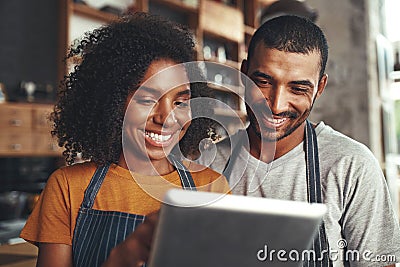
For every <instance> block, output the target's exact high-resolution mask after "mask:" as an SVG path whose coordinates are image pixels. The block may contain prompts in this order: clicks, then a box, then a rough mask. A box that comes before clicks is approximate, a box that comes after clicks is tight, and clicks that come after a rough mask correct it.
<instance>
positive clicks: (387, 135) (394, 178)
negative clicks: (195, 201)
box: [0, 0, 400, 266]
mask: <svg viewBox="0 0 400 267" xmlns="http://www.w3.org/2000/svg"><path fill="white" fill-rule="evenodd" d="M135 11H145V12H150V13H154V14H159V15H162V16H165V17H167V18H169V19H171V20H174V21H177V22H179V23H182V24H185V25H188V26H189V27H190V28H191V29H192V30H193V32H194V34H195V35H196V37H197V40H198V47H197V50H198V53H197V57H198V59H199V60H206V61H209V62H216V63H221V64H224V65H227V66H229V67H231V69H233V70H237V69H239V68H240V62H241V61H242V60H243V59H244V58H246V53H247V51H246V46H247V44H248V42H249V40H250V37H251V35H252V34H253V32H254V31H255V29H256V28H257V27H258V26H259V24H260V23H261V22H262V21H265V20H267V19H269V18H271V17H273V16H276V15H279V14H284V13H289V14H297V15H300V16H306V17H308V18H310V19H312V20H314V21H315V22H316V23H317V24H318V25H319V26H320V27H321V28H322V29H323V30H324V31H325V33H326V36H327V39H328V43H329V46H330V55H329V56H330V57H329V60H328V66H327V70H326V71H327V73H328V75H329V82H328V86H327V88H326V90H325V92H324V95H323V97H322V98H320V100H319V101H318V102H317V103H316V105H315V107H314V109H313V112H312V115H311V119H312V120H317V121H319V120H323V121H324V122H325V123H327V124H329V125H331V126H332V127H333V128H335V129H336V130H338V131H340V132H342V133H344V134H346V135H348V136H350V137H352V138H354V139H356V140H358V141H359V142H361V143H363V144H365V145H367V146H368V147H369V148H370V149H371V151H372V152H373V153H374V155H375V157H376V158H377V159H378V161H379V162H380V164H381V167H382V169H383V170H384V172H385V175H386V178H387V182H388V185H389V189H390V192H391V196H392V199H393V203H394V204H395V207H396V209H397V211H398V210H399V187H400V56H399V53H400V30H398V25H400V1H399V0H352V1H348V0H335V1H329V0H306V1H298V0H219V1H218V0H36V1H26V0H12V1H6V0H2V1H0V266H35V265H34V262H35V255H36V254H35V253H36V250H35V249H34V248H29V249H28V250H26V248H22V247H21V251H22V252H21V251H20V252H15V250H10V249H9V246H8V245H9V244H19V245H21V244H23V243H22V240H20V239H19V238H18V234H19V231H20V230H21V228H22V227H23V225H24V223H25V221H26V218H27V216H28V215H29V213H30V212H31V210H32V208H33V207H34V205H35V203H36V201H37V198H38V196H39V194H40V192H41V190H42V189H43V187H44V185H45V184H46V180H47V178H48V176H49V175H50V174H51V173H52V172H53V171H54V170H55V169H56V168H58V167H60V166H63V165H64V164H65V162H64V160H63V157H62V149H60V148H59V147H58V146H57V144H56V141H55V140H53V139H52V137H51V135H50V129H51V127H50V123H49V121H48V115H49V113H50V112H51V110H52V105H53V104H54V102H55V100H56V97H57V90H58V84H59V81H60V80H61V78H62V77H63V76H64V75H65V74H66V73H67V72H68V71H69V70H71V68H73V66H74V64H76V62H79V58H73V59H72V60H70V61H64V60H63V59H64V57H65V55H66V52H67V50H68V48H69V47H70V46H71V45H73V43H74V41H75V40H79V38H80V37H81V36H82V35H83V34H84V33H85V32H86V31H90V30H92V29H94V28H97V27H100V26H101V25H103V24H105V23H108V22H110V21H113V20H115V19H116V18H118V17H119V16H121V15H124V14H126V13H129V12H135ZM206 73H207V78H208V79H209V80H212V81H215V83H212V84H210V86H211V87H212V88H213V89H214V90H215V97H216V98H217V99H219V100H220V101H222V102H223V103H225V104H226V105H228V106H229V107H230V108H232V109H233V110H234V111H235V116H232V113H231V112H227V111H226V108H224V105H222V106H220V107H219V106H217V107H215V114H216V115H217V116H218V117H219V118H220V119H221V120H224V121H226V122H227V124H228V128H227V129H226V131H224V130H223V129H220V131H221V132H220V133H219V134H220V135H221V136H224V135H226V134H227V133H231V132H234V131H235V130H237V127H238V125H239V124H240V121H243V122H245V121H246V113H245V108H244V104H243V101H242V99H241V95H243V92H242V91H243V90H241V89H240V87H239V77H238V73H237V72H236V71H231V72H230V73H224V72H222V71H220V70H219V69H212V68H210V69H207V72H206ZM225 107H226V106H225ZM7 246H8V247H7ZM2 247H4V249H5V248H6V247H7V249H5V250H4V251H5V252H4V251H2V250H1V249H2ZM7 255H8V256H7ZM10 255H13V256H10ZM7 264H8V265H7ZM18 264H19V265H18Z"/></svg>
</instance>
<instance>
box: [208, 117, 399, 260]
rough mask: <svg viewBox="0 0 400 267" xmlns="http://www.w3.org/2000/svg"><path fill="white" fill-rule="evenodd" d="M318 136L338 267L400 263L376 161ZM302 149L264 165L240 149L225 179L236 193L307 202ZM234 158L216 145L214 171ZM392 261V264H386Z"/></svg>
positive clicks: (328, 132) (321, 130)
mask: <svg viewBox="0 0 400 267" xmlns="http://www.w3.org/2000/svg"><path fill="white" fill-rule="evenodd" d="M315 131H316V134H317V140H318V152H319V161H320V173H321V187H322V198H323V202H324V203H325V204H326V205H327V207H328V213H327V214H326V216H325V217H324V222H325V228H326V233H327V237H328V241H329V245H330V250H331V254H330V255H331V258H332V259H333V260H335V259H337V260H335V261H334V266H385V265H389V264H391V263H393V262H399V261H400V230H399V223H398V220H397V219H396V217H395V214H394V212H393V208H392V204H391V201H390V197H389V192H388V189H387V186H386V182H385V178H384V176H383V173H382V170H381V168H380V166H379V164H378V162H377V160H376V159H375V157H374V156H373V154H372V153H371V152H370V150H369V149H368V148H367V147H366V146H364V145H362V144H360V143H358V142H356V141H354V140H352V139H350V138H349V137H346V136H345V135H343V134H341V133H339V132H337V131H335V130H333V129H332V128H331V127H329V126H327V125H325V124H324V123H323V122H320V123H319V124H318V126H317V127H316V128H315ZM245 135H246V132H245V131H239V132H238V133H237V134H236V135H235V136H234V137H233V138H231V140H233V143H234V144H235V143H237V140H240V139H243V137H245ZM246 138H247V137H246ZM238 143H239V144H240V142H238ZM303 147H304V144H303V143H301V144H299V145H298V146H297V147H295V148H294V149H292V150H291V151H289V152H288V153H287V154H285V155H283V156H281V157H280V158H278V159H276V160H274V161H273V162H271V163H269V164H266V163H264V162H262V161H259V160H258V159H256V158H254V157H253V156H251V155H250V154H249V152H248V150H247V149H246V148H245V147H244V146H243V145H241V147H240V148H239V149H238V150H237V154H236V155H237V156H236V157H235V159H231V160H230V164H232V171H231V173H230V174H229V175H228V174H226V175H227V178H228V179H229V182H230V185H231V187H232V191H233V193H234V194H240V195H249V196H257V197H266V198H275V199H286V200H296V201H307V181H306V164H305V152H304V149H303ZM230 154H231V149H230V145H229V142H228V141H222V142H221V143H220V144H218V145H217V151H216V158H215V159H214V161H213V163H212V164H211V168H214V169H215V170H217V171H219V172H222V170H223V169H224V167H225V165H226V162H227V159H228V158H229V156H230ZM202 163H204V162H202ZM357 255H358V256H359V260H357ZM392 255H393V256H394V257H395V259H393V256H392ZM346 258H347V259H348V260H349V262H346ZM388 258H389V260H388V261H382V260H383V259H386V260H387V259H388ZM352 259H355V260H352ZM369 259H371V260H369ZM372 260H375V261H372Z"/></svg>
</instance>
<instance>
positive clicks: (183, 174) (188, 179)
mask: <svg viewBox="0 0 400 267" xmlns="http://www.w3.org/2000/svg"><path fill="white" fill-rule="evenodd" d="M168 158H169V160H170V161H171V163H172V165H174V167H175V169H176V170H177V172H178V174H179V178H180V179H181V183H182V188H183V189H185V190H192V191H196V185H195V183H194V181H193V177H192V175H191V174H190V172H189V170H188V169H187V168H186V167H185V165H183V163H182V162H181V161H180V160H178V159H177V158H176V157H175V156H174V155H172V154H170V155H169V156H168Z"/></svg>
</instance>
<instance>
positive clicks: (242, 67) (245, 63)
mask: <svg viewBox="0 0 400 267" xmlns="http://www.w3.org/2000/svg"><path fill="white" fill-rule="evenodd" d="M248 67H249V66H247V59H243V60H242V65H241V66H240V71H241V72H243V73H244V74H247V70H248Z"/></svg>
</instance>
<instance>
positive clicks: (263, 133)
mask: <svg viewBox="0 0 400 267" xmlns="http://www.w3.org/2000/svg"><path fill="white" fill-rule="evenodd" d="M314 101H315V98H314V100H313V103H312V105H311V107H310V108H309V109H307V110H306V111H305V112H304V113H303V114H302V115H300V114H299V113H297V112H293V111H286V112H282V113H279V114H271V115H276V116H281V117H285V118H288V119H289V120H295V119H298V118H299V119H298V121H297V122H296V124H295V125H293V126H292V127H290V128H288V129H286V130H285V132H284V133H283V135H281V136H276V135H275V133H276V130H275V129H267V128H265V127H264V128H262V127H260V124H259V123H258V121H257V118H256V116H255V115H254V113H253V112H251V111H250V112H249V121H250V127H251V128H252V130H253V132H254V133H255V134H256V135H257V136H258V137H259V138H260V139H261V141H262V142H278V141H280V140H282V139H284V138H286V137H288V136H289V135H291V134H292V133H293V132H294V131H296V130H297V129H298V128H299V127H300V126H301V125H302V124H303V123H304V121H305V120H306V119H307V118H308V116H309V115H310V113H311V110H312V108H313V106H314Z"/></svg>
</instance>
